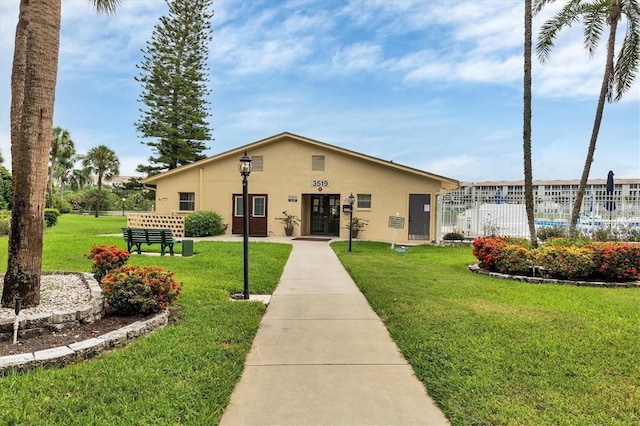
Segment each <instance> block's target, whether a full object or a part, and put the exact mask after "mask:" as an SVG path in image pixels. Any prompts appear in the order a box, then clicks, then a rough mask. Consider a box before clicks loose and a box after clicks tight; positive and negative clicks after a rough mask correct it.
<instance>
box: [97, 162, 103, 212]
mask: <svg viewBox="0 0 640 426" xmlns="http://www.w3.org/2000/svg"><path fill="white" fill-rule="evenodd" d="M100 198H102V172H98V202H97V203H96V217H98V216H100Z"/></svg>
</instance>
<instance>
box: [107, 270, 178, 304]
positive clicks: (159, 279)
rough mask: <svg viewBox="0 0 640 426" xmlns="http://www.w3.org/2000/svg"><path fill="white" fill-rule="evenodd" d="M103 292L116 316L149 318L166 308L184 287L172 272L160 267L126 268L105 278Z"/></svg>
mask: <svg viewBox="0 0 640 426" xmlns="http://www.w3.org/2000/svg"><path fill="white" fill-rule="evenodd" d="M102 292H103V294H104V297H105V299H106V301H107V304H108V306H109V308H110V309H113V310H114V311H115V312H116V313H118V314H121V315H137V314H142V315H148V314H152V313H155V312H159V311H160V310H162V309H166V308H167V307H168V306H169V304H171V303H172V302H174V301H175V300H176V299H177V298H178V296H179V295H180V293H182V287H181V285H180V284H178V283H177V282H176V280H174V279H173V272H171V271H168V270H166V269H164V268H163V267H161V266H145V267H142V266H137V265H127V266H123V267H121V268H119V269H116V270H115V271H112V272H110V273H109V274H107V275H106V276H105V277H104V278H103V279H102Z"/></svg>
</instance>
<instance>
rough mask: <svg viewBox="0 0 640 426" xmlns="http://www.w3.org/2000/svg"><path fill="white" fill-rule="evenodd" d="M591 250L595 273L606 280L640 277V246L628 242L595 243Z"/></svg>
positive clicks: (630, 279) (631, 279)
mask: <svg viewBox="0 0 640 426" xmlns="http://www.w3.org/2000/svg"><path fill="white" fill-rule="evenodd" d="M585 247H588V248H589V249H590V250H591V253H592V258H593V263H594V265H596V268H595V271H594V275H595V276H596V277H600V278H603V279H604V280H606V281H634V280H638V279H640V246H639V245H637V244H628V243H617V244H607V243H594V244H590V245H589V246H585Z"/></svg>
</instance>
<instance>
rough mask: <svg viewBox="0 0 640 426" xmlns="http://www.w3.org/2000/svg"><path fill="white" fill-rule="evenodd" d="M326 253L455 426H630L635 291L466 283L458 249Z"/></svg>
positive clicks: (366, 247)
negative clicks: (347, 275)
mask: <svg viewBox="0 0 640 426" xmlns="http://www.w3.org/2000/svg"><path fill="white" fill-rule="evenodd" d="M347 246H348V245H347V243H345V242H339V243H334V244H333V248H334V250H335V251H336V252H337V253H338V256H339V257H340V260H341V261H342V262H343V264H344V265H345V267H346V268H347V270H348V271H349V273H350V274H351V275H352V277H353V278H354V280H355V281H356V283H357V284H358V286H359V287H360V288H361V290H362V291H363V292H364V294H365V295H366V297H367V299H368V301H369V303H370V304H371V306H372V307H373V309H374V310H375V311H376V312H377V313H378V314H379V315H380V317H381V318H382V320H383V321H384V323H385V324H386V326H387V328H388V329H389V331H390V333H391V335H392V337H393V338H394V340H395V341H396V343H397V344H398V346H399V347H400V349H401V351H402V352H403V354H404V355H405V357H406V358H407V360H408V361H409V363H410V364H411V365H412V366H413V368H414V370H415V372H416V374H417V376H418V377H419V379H420V380H422V382H423V383H424V384H425V386H426V388H427V389H428V392H429V394H430V395H431V396H432V397H433V398H434V399H435V400H436V402H437V403H438V405H439V406H440V407H441V408H442V409H443V410H444V412H445V414H446V415H447V417H448V418H449V419H450V420H451V422H452V423H453V424H455V425H472V424H473V425H638V424H640V357H639V355H640V289H601V288H584V287H573V286H559V285H539V284H527V283H520V282H513V281H509V280H502V279H496V278H491V277H487V276H483V275H478V274H473V273H470V272H468V271H467V269H466V265H468V264H470V263H474V262H475V258H474V257H473V256H472V254H471V248H469V247H435V246H420V247H412V248H410V249H409V251H408V252H406V253H397V252H394V251H391V250H390V249H389V245H388V244H382V243H366V242H360V241H358V242H357V243H356V244H355V245H354V251H353V252H352V253H349V252H348V251H347Z"/></svg>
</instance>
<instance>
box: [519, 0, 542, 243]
mask: <svg viewBox="0 0 640 426" xmlns="http://www.w3.org/2000/svg"><path fill="white" fill-rule="evenodd" d="M531 8H532V4H531V0H524V81H523V86H524V87H523V89H524V90H523V93H524V96H523V100H524V109H523V114H522V115H523V120H522V149H523V152H524V202H525V208H526V210H527V222H528V224H529V235H530V240H531V247H533V248H536V247H538V239H537V237H536V224H535V218H534V217H533V213H534V209H533V167H532V166H531V116H532V112H531V45H532V44H533V42H532V39H533V36H532V32H533V30H532V27H533V24H532V21H533V17H532V15H533V12H532V9H531Z"/></svg>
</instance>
